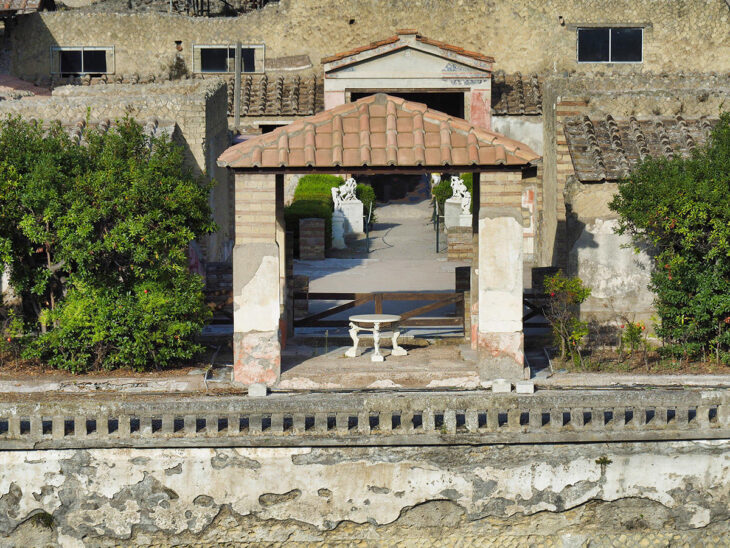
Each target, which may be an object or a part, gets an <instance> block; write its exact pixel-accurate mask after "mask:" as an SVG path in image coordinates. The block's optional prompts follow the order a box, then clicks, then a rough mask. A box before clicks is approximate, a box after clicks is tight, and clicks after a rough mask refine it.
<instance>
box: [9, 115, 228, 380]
mask: <svg viewBox="0 0 730 548" xmlns="http://www.w3.org/2000/svg"><path fill="white" fill-rule="evenodd" d="M85 138H86V141H87V142H86V144H85V145H84V146H78V145H77V144H75V143H74V142H73V141H72V140H71V139H70V138H69V137H68V136H67V134H66V133H65V132H64V131H63V129H62V128H61V127H60V126H54V127H52V128H50V130H44V129H43V128H41V127H39V126H37V125H34V124H30V123H27V122H25V121H23V120H21V119H19V118H9V119H7V120H5V121H3V122H1V123H0V159H1V160H0V260H2V262H4V263H5V264H7V265H9V267H10V276H11V284H12V285H13V287H14V288H15V291H16V293H18V294H19V295H20V296H21V297H22V298H23V302H24V305H25V307H24V315H25V319H26V322H28V323H29V324H31V325H37V326H38V327H39V328H40V330H41V332H42V335H41V336H40V337H39V338H38V339H37V340H36V341H35V342H34V343H33V344H32V345H31V346H30V348H28V349H27V352H26V355H29V356H31V355H32V356H36V357H40V358H42V359H45V360H47V361H48V362H49V363H51V364H52V365H54V366H56V367H60V368H68V369H71V370H74V371H81V370H85V369H88V368H90V367H96V368H98V367H107V368H109V367H118V366H121V365H130V366H133V367H136V368H144V367H146V366H148V365H155V366H158V367H160V366H166V365H169V364H170V363H171V362H173V361H175V360H179V359H185V358H189V357H191V356H192V355H193V354H194V353H195V352H196V351H197V350H199V347H198V345H196V344H195V343H194V340H193V339H194V336H195V334H196V333H197V332H199V331H200V329H201V328H202V326H203V325H204V322H205V321H206V319H207V318H208V316H209V311H208V309H207V308H206V307H205V305H204V302H203V297H202V285H203V284H202V280H201V279H200V277H199V276H197V275H194V274H191V273H190V272H189V271H188V268H187V253H186V252H187V248H188V245H189V243H190V241H191V240H193V239H194V238H196V237H199V236H201V235H204V234H206V233H209V232H211V231H213V230H214V229H215V225H214V223H213V222H212V220H211V212H210V207H209V205H208V193H209V191H210V186H209V185H207V184H202V183H201V182H200V181H198V180H196V179H195V178H194V177H193V176H192V175H191V173H190V172H189V170H188V169H187V168H186V167H185V164H184V155H183V151H182V149H181V147H179V146H178V145H176V144H174V143H173V142H171V141H170V140H169V139H168V138H166V137H165V138H155V137H149V136H147V135H145V134H144V132H143V130H142V127H141V126H140V125H139V124H137V123H136V122H134V121H133V120H131V119H125V120H122V121H120V122H119V124H118V126H117V127H116V128H114V129H112V130H110V131H108V132H106V133H100V132H95V131H90V132H88V133H87V134H86V136H85Z"/></svg>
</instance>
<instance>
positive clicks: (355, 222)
mask: <svg viewBox="0 0 730 548" xmlns="http://www.w3.org/2000/svg"><path fill="white" fill-rule="evenodd" d="M339 210H340V211H341V212H342V214H343V215H344V216H345V234H356V233H360V232H363V231H364V226H363V220H362V215H363V204H362V202H361V201H360V200H349V201H346V202H342V203H341V204H340V209H339Z"/></svg>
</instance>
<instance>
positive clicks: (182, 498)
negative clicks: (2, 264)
mask: <svg viewBox="0 0 730 548" xmlns="http://www.w3.org/2000/svg"><path fill="white" fill-rule="evenodd" d="M728 449H729V447H728V442H727V441H714V442H702V441H698V442H659V443H657V442H654V443H617V444H611V443H609V444H582V445H545V444H543V445H511V446H510V445H507V446H481V447H467V446H446V447H362V448H358V447H341V448H340V447H338V448H307V447H302V448H270V447H264V448H220V449H215V448H195V447H189V448H179V449H129V448H114V449H89V450H80V449H73V450H64V451H61V450H47V451H42V450H41V451H37V450H36V451H25V450H24V451H4V452H0V544H1V545H3V546H6V545H8V546H51V545H53V546H57V545H61V546H119V545H124V546H131V545H133V546H151V545H154V546H160V545H169V544H175V545H195V546H219V545H221V544H230V545H239V544H240V543H241V542H247V543H253V544H262V545H264V544H265V545H270V546H286V545H290V544H293V543H298V542H299V543H306V544H322V545H335V544H336V545H355V544H357V545H360V546H394V545H398V546H400V545H431V544H437V545H444V546H451V545H459V546H471V545H474V546H482V545H484V543H485V540H488V542H489V545H490V546H527V545H542V546H567V545H569V546H587V545H591V546H594V545H599V546H616V547H619V546H620V547H622V548H623V547H627V546H629V547H630V546H643V547H659V546H669V545H675V544H682V545H684V544H689V545H693V546H721V545H726V540H727V535H728V533H730V513H729V511H728V508H730V504H729V502H730V501H728V489H727V487H728V479H727V478H728V475H727V472H728V467H729V466H730V460H729V459H730V451H728ZM244 486H245V488H244ZM242 539H245V540H242Z"/></svg>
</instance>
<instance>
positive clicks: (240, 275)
mask: <svg viewBox="0 0 730 548" xmlns="http://www.w3.org/2000/svg"><path fill="white" fill-rule="evenodd" d="M276 206H277V200H276V179H275V176H274V175H262V174H248V173H236V245H235V247H234V249H233V359H234V363H233V379H234V380H235V381H236V382H240V383H243V384H246V385H250V384H254V383H266V384H268V385H272V384H274V383H275V382H277V381H278V379H279V374H280V372H281V344H280V332H279V327H280V322H279V320H280V317H281V295H280V292H281V284H280V268H281V265H280V250H279V245H278V244H277V225H278V223H277V207H276Z"/></svg>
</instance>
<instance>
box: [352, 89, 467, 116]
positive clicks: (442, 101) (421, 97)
mask: <svg viewBox="0 0 730 548" xmlns="http://www.w3.org/2000/svg"><path fill="white" fill-rule="evenodd" d="M373 93H375V92H373V91H353V92H351V93H350V101H351V102H354V101H357V100H358V99H362V98H363V97H367V96H368V95H372V94H373ZM378 93H387V94H388V95H391V96H393V97H400V98H401V99H405V100H406V101H413V102H415V103H423V104H424V105H426V106H427V107H428V108H430V109H433V110H437V111H439V112H443V113H444V114H448V115H449V116H453V117H455V118H464V92H463V91H390V90H378Z"/></svg>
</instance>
